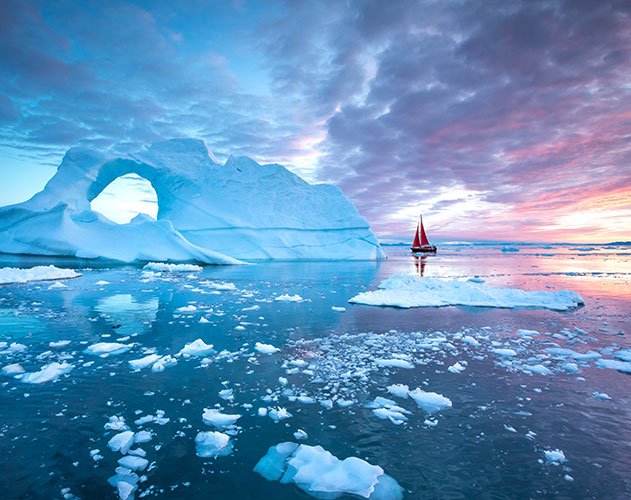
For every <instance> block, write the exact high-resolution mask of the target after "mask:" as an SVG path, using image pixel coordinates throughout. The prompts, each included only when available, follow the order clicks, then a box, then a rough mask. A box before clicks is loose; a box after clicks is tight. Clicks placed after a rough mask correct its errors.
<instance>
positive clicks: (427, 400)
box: [410, 387, 452, 413]
mask: <svg viewBox="0 0 631 500" xmlns="http://www.w3.org/2000/svg"><path fill="white" fill-rule="evenodd" d="M410 397H411V398H412V399H413V400H414V401H416V404H417V405H418V407H419V408H423V409H424V410H425V411H426V412H428V413H436V412H438V411H441V410H446V409H448V408H451V406H452V403H451V400H450V399H449V398H446V397H445V396H443V395H442V394H438V393H436V392H425V391H424V390H423V389H421V388H420V387H417V388H416V389H414V390H413V391H410Z"/></svg>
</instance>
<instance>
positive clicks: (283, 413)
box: [267, 406, 293, 422]
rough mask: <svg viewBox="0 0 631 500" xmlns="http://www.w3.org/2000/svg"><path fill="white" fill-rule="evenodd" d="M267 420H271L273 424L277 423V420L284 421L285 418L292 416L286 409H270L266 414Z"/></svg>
mask: <svg viewBox="0 0 631 500" xmlns="http://www.w3.org/2000/svg"><path fill="white" fill-rule="evenodd" d="M267 414H268V416H269V418H271V419H272V420H273V421H274V422H278V421H279V420H285V419H286V418H291V417H293V415H292V414H291V413H289V412H288V411H287V409H286V408H281V407H280V406H278V407H276V408H271V409H270V410H269V411H268V412H267Z"/></svg>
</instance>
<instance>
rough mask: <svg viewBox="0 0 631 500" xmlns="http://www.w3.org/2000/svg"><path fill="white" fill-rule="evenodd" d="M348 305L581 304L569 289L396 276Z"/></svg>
mask: <svg viewBox="0 0 631 500" xmlns="http://www.w3.org/2000/svg"><path fill="white" fill-rule="evenodd" d="M349 302H351V303H356V304H365V305H373V306H394V307H401V308H410V307H431V306H449V305H461V306H479V307H507V308H511V307H532V308H544V309H553V310H558V311H565V310H567V309H570V308H573V307H577V306H579V305H581V304H584V301H583V299H582V298H581V296H580V295H579V294H577V293H576V292H573V291H570V290H557V291H526V290H520V289H516V288H499V287H491V286H488V285H483V284H478V283H471V282H468V281H458V280H451V279H440V278H423V277H419V276H412V275H407V274H395V275H394V276H391V277H390V278H388V279H386V280H385V281H382V282H381V284H380V285H379V289H378V290H374V291H369V292H363V293H360V294H358V295H356V296H355V297H353V298H351V299H350V300H349Z"/></svg>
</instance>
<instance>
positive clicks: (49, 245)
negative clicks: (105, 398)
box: [0, 139, 385, 264]
mask: <svg viewBox="0 0 631 500" xmlns="http://www.w3.org/2000/svg"><path fill="white" fill-rule="evenodd" d="M130 173H134V174H137V175H139V176H140V177H143V178H145V179H147V180H148V181H149V182H150V183H151V184H152V186H153V188H154V189H155V191H156V194H157V198H158V216H157V220H153V219H152V218H150V217H148V216H146V215H143V214H140V215H138V216H136V217H135V218H134V219H132V220H131V221H130V222H129V223H128V224H116V223H114V222H112V221H110V220H109V219H107V218H106V217H104V216H102V215H101V214H99V213H98V212H94V211H92V210H91V209H90V202H91V201H92V200H93V199H95V198H96V197H97V196H98V195H99V194H100V193H101V192H102V191H103V190H104V189H105V188H106V187H107V186H108V184H110V183H111V182H112V181H114V180H115V179H117V178H118V177H120V176H122V175H126V174H130ZM148 242H150V244H147V243H148ZM0 252H6V253H13V254H34V255H56V256H61V255H64V256H75V257H78V258H105V259H111V260H117V261H122V262H134V261H175V262H184V261H197V262H201V263H206V264H235V263H239V259H251V260H271V259H283V260H301V259H355V260H364V259H380V258H384V257H385V254H384V253H383V251H382V250H381V248H380V247H379V244H378V242H377V239H376V237H375V236H374V234H373V233H372V232H371V231H370V228H369V225H368V223H367V222H366V220H365V219H364V218H363V217H361V216H360V215H359V213H358V212H357V210H356V209H355V206H354V205H353V204H352V203H351V202H350V201H349V200H348V199H347V198H345V197H344V195H343V194H342V192H341V191H340V190H339V189H338V188H337V187H334V186H331V185H328V184H317V185H311V184H309V183H307V182H305V181H304V180H303V179H301V178H300V177H298V176H297V175H295V174H293V173H291V172H290V171H289V170H287V169H286V168H285V167H283V166H281V165H277V164H270V165H259V164H258V163H256V162H255V161H254V160H251V159H250V158H247V157H245V156H242V157H235V156H231V157H230V158H228V160H227V161H226V162H225V164H223V165H221V164H219V163H217V162H216V160H215V159H214V157H213V155H212V153H210V151H209V150H208V148H207V147H206V144H205V143H204V142H203V141H200V140H195V139H174V140H170V141H165V142H158V143H155V144H153V145H152V146H151V147H149V148H147V149H146V150H144V151H142V152H139V153H136V154H129V155H126V156H121V157H112V156H106V155H103V154H101V153H98V152H96V151H92V150H87V149H82V148H72V149H70V150H68V152H67V153H66V155H65V156H64V158H63V161H62V162H61V165H60V166H59V168H58V169H57V172H56V173H55V175H54V176H53V178H52V179H51V180H50V181H49V182H48V184H46V186H45V188H44V189H43V190H42V191H41V192H39V193H37V194H36V195H35V196H33V197H32V198H31V199H30V200H28V201H25V202H23V203H19V204H17V205H11V206H6V207H2V208H0Z"/></svg>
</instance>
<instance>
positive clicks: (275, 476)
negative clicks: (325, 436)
mask: <svg viewBox="0 0 631 500" xmlns="http://www.w3.org/2000/svg"><path fill="white" fill-rule="evenodd" d="M254 471H255V472H257V473H259V474H260V475H261V476H263V477H264V478H265V479H267V480H268V481H280V482H281V483H285V484H287V483H294V484H296V486H298V487H299V488H300V489H302V490H303V491H305V492H306V493H307V494H309V495H311V496H314V497H316V498H337V497H338V496H340V495H343V494H348V495H356V496H358V497H361V498H369V499H373V500H398V499H401V498H403V490H402V488H401V487H400V486H399V485H398V483H397V482H396V481H395V480H394V479H393V478H391V477H390V476H388V475H387V474H385V473H384V471H383V469H382V468H381V467H379V466H376V465H371V464H370V463H368V462H366V461H365V460H362V459H360V458H356V457H349V458H346V459H344V460H340V459H338V458H337V457H336V456H334V455H333V454H331V453H330V452H328V451H327V450H325V449H324V448H322V447H321V446H309V445H306V444H300V445H299V444H297V443H291V442H285V443H280V444H278V445H276V446H272V447H270V448H269V450H268V451H267V454H266V455H265V456H264V457H263V458H261V460H259V461H258V463H257V464H256V466H255V467H254Z"/></svg>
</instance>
